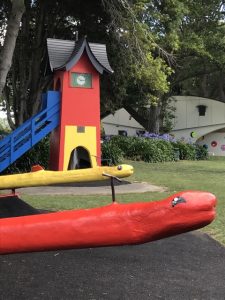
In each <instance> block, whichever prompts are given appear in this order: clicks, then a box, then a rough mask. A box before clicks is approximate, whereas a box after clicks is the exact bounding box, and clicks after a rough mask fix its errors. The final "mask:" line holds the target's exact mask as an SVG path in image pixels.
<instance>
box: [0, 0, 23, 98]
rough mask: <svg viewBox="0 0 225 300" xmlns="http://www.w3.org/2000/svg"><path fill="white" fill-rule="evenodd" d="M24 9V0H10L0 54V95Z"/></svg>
mask: <svg viewBox="0 0 225 300" xmlns="http://www.w3.org/2000/svg"><path fill="white" fill-rule="evenodd" d="M2 9H3V8H2ZM24 10H25V6H24V0H11V12H10V14H9V18H8V22H7V28H6V35H5V38H4V45H3V47H2V49H1V55H0V95H1V94H2V92H3V89H4V86H5V83H6V77H7V74H8V72H9V70H10V67H11V64H12V57H13V53H14V49H15V44H16V39H17V36H18V33H19V29H20V22H21V18H22V15H23V13H24Z"/></svg>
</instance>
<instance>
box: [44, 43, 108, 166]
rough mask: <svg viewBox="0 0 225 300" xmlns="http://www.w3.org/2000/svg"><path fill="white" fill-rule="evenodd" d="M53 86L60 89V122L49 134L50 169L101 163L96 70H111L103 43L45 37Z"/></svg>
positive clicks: (98, 86)
mask: <svg viewBox="0 0 225 300" xmlns="http://www.w3.org/2000/svg"><path fill="white" fill-rule="evenodd" d="M47 45H48V54H49V61H50V66H51V69H52V71H53V72H54V90H57V91H60V92H61V112H60V124H59V126H58V127H57V128H56V129H55V130H54V131H53V132H52V134H51V138H50V169H51V170H71V169H79V168H87V167H96V166H97V165H100V164H101V149H100V85H99V74H102V73H103V72H104V71H106V72H108V73H113V70H112V69H111V67H110V65H109V62H108V58H107V53H106V46H105V45H103V44H96V43H88V42H87V40H86V38H83V39H81V40H79V41H78V42H74V41H67V40H59V39H48V40H47Z"/></svg>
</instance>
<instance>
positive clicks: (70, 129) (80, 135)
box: [63, 126, 97, 171]
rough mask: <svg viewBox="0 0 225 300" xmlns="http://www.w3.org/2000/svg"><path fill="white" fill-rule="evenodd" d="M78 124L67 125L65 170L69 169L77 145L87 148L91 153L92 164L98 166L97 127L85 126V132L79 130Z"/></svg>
mask: <svg viewBox="0 0 225 300" xmlns="http://www.w3.org/2000/svg"><path fill="white" fill-rule="evenodd" d="M77 127H78V126H66V127H65V143H64V145H65V146H64V162H63V170H64V171H66V170H68V164H69V160H70V155H71V152H72V151H73V150H74V149H75V148H77V147H79V146H80V147H83V148H85V149H86V150H87V151H88V152H89V155H90V161H91V166H92V167H93V168H94V167H96V166H97V160H96V156H97V147H96V127H94V126H85V132H77Z"/></svg>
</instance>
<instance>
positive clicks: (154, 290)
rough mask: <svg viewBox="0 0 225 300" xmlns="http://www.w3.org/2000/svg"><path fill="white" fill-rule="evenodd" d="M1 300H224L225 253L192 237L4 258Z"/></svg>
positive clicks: (202, 236) (0, 264)
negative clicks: (135, 244) (137, 244)
mask: <svg viewBox="0 0 225 300" xmlns="http://www.w3.org/2000/svg"><path fill="white" fill-rule="evenodd" d="M0 268H1V272H0V299H1V300H14V299H15V300H18V299H19V300H33V299H40V300H48V299H54V300H64V299H65V300H69V299H71V300H73V299H77V300H94V299H96V300H103V299H105V300H111V299H112V300H114V299H116V300H145V299H152V300H155V299H166V300H224V299H225V248H224V247H222V246H221V245H220V244H218V243H217V242H216V241H214V240H213V239H211V238H210V237H208V236H207V235H206V234H200V233H198V232H195V233H187V234H182V235H180V236H177V237H173V238H168V239H164V240H161V241H157V242H152V243H148V244H144V245H139V246H123V247H109V248H96V249H81V250H67V251H53V252H52V251H51V252H43V253H27V254H14V255H2V256H0Z"/></svg>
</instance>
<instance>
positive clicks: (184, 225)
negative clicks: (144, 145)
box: [0, 191, 216, 254]
mask: <svg viewBox="0 0 225 300" xmlns="http://www.w3.org/2000/svg"><path fill="white" fill-rule="evenodd" d="M215 206H216V198H215V196H214V195H213V194H211V193H207V192H201V191H184V192H179V193H177V194H175V195H173V196H170V197H168V198H167V199H165V200H162V201H155V202H148V203H144V202H141V203H129V204H118V203H116V202H114V203H112V204H110V205H107V206H104V207H99V208H92V209H82V210H72V211H63V212H54V213H48V214H39V215H32V216H22V217H13V218H3V219H0V253H1V254H5V253H13V252H28V251H43V250H55V249H69V248H86V247H100V246H116V245H128V244H140V243H146V242H150V241H154V240H158V239H161V238H165V237H169V236H172V235H176V234H179V233H183V232H187V231H190V230H194V229H198V228H201V227H203V226H205V225H207V224H209V223H211V222H212V221H213V219H214V218H215Z"/></svg>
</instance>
